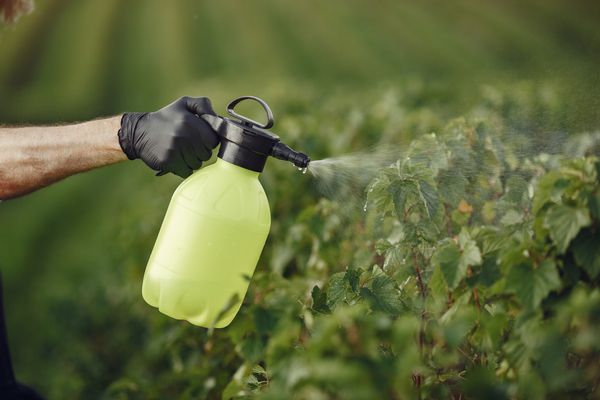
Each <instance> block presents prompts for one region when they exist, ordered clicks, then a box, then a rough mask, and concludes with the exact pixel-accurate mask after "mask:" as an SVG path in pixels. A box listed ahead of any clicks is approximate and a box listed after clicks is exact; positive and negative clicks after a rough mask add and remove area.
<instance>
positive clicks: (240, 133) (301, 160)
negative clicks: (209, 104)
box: [202, 96, 310, 172]
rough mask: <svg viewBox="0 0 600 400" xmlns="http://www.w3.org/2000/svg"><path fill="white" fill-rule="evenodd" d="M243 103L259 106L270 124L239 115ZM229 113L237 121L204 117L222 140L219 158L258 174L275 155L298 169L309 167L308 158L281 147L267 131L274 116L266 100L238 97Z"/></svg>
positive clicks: (275, 137) (230, 104)
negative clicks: (249, 101) (238, 109)
mask: <svg viewBox="0 0 600 400" xmlns="http://www.w3.org/2000/svg"><path fill="white" fill-rule="evenodd" d="M243 100H254V101H256V102H258V103H259V104H260V105H261V106H262V107H263V109H264V110H265V112H266V114H267V122H266V123H265V124H261V123H260V122H256V121H253V120H251V119H249V118H247V117H244V116H243V115H239V114H237V113H236V112H235V111H234V108H235V106H236V105H237V104H238V103H240V102H241V101H243ZM227 113H228V114H229V115H231V116H232V117H233V118H236V119H237V120H234V119H232V118H225V117H216V116H213V115H203V116H202V118H203V119H204V120H205V121H207V122H208V123H209V124H210V125H211V126H212V127H213V128H214V129H215V130H216V131H217V133H218V134H219V136H220V137H221V147H220V149H219V154H218V156H219V158H221V159H223V160H225V161H227V162H229V163H232V164H234V165H237V166H240V167H242V168H246V169H249V170H251V171H255V172H262V170H263V169H264V167H265V164H266V162H267V158H268V157H269V156H271V155H272V156H274V157H276V158H278V159H281V160H287V161H291V162H292V163H293V164H294V165H296V166H298V167H302V168H304V167H306V166H308V163H309V162H310V158H308V156H306V155H305V154H303V153H300V152H296V151H294V150H292V149H291V148H289V147H288V146H286V145H284V144H283V143H280V139H279V136H277V135H275V134H273V133H271V132H269V131H268V130H267V129H269V128H271V127H272V126H273V124H274V120H273V113H272V112H271V109H270V108H269V105H268V104H267V103H265V102H264V101H263V100H262V99H260V98H258V97H255V96H242V97H238V98H237V99H235V100H233V101H232V102H231V103H229V104H228V105H227Z"/></svg>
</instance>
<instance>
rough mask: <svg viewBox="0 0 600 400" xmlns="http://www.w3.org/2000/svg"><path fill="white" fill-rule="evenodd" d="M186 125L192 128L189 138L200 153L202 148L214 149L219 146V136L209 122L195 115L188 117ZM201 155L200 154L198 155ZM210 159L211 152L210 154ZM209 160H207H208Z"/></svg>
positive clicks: (186, 117)
mask: <svg viewBox="0 0 600 400" xmlns="http://www.w3.org/2000/svg"><path fill="white" fill-rule="evenodd" d="M185 123H186V125H188V126H189V127H190V128H191V131H192V132H191V133H192V134H191V135H189V136H188V138H189V139H190V140H191V141H192V144H193V145H194V148H195V149H196V150H197V151H199V150H201V149H200V147H204V148H207V149H209V150H210V149H214V148H215V147H217V145H218V144H219V135H217V134H216V132H215V131H214V130H213V129H212V128H211V126H210V125H209V124H208V122H206V121H204V120H203V119H202V118H200V117H197V116H195V115H186V116H185ZM198 155H200V153H198ZM208 158H210V151H209V152H208ZM208 158H205V160H207V159H208Z"/></svg>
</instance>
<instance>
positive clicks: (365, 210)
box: [363, 201, 369, 212]
mask: <svg viewBox="0 0 600 400" xmlns="http://www.w3.org/2000/svg"><path fill="white" fill-rule="evenodd" d="M368 204H369V202H368V201H365V205H364V207H363V211H364V212H367V205H368Z"/></svg>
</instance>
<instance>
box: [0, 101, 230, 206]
mask: <svg viewBox="0 0 600 400" xmlns="http://www.w3.org/2000/svg"><path fill="white" fill-rule="evenodd" d="M204 114H212V115H214V111H213V109H212V106H211V104H210V101H209V100H208V99H207V98H205V97H182V98H180V99H178V100H176V101H174V102H173V103H171V104H169V105H168V106H166V107H164V108H162V109H160V110H158V111H155V112H150V113H126V114H124V115H123V116H122V117H121V116H118V117H111V118H106V119H101V120H95V121H89V122H84V123H79V124H73V125H62V126H46V127H20V128H6V127H5V128H2V127H0V200H1V199H8V198H13V197H17V196H20V195H24V194H26V193H29V192H32V191H34V190H36V189H39V188H42V187H44V186H47V185H49V184H51V183H53V182H56V181H58V180H60V179H63V178H65V177H67V176H70V175H73V174H76V173H78V172H83V171H88V170H90V169H93V168H97V167H101V166H104V165H109V164H113V163H116V162H119V161H123V160H126V159H127V158H129V159H132V160H133V159H137V158H139V159H141V160H142V161H144V163H146V165H148V166H149V167H150V168H152V169H154V170H156V171H159V172H161V173H166V172H172V173H174V174H177V175H179V176H182V177H187V176H189V175H190V174H191V173H192V172H193V170H196V169H198V168H200V166H201V165H202V162H203V161H206V160H207V159H208V158H210V155H211V153H212V149H213V148H215V147H216V146H217V144H218V143H219V140H218V136H217V134H216V132H214V130H213V129H212V128H211V127H210V125H209V124H208V123H206V122H205V121H204V120H202V119H201V118H200V116H202V115H204Z"/></svg>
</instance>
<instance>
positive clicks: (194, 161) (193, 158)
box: [181, 140, 206, 171]
mask: <svg viewBox="0 0 600 400" xmlns="http://www.w3.org/2000/svg"><path fill="white" fill-rule="evenodd" d="M186 142H187V140H186V141H184V142H183V143H182V145H181V156H182V157H183V161H185V163H186V165H187V166H188V167H190V169H192V170H194V171H195V170H197V169H199V168H200V167H201V166H202V161H203V160H202V159H200V158H199V157H198V156H197V155H196V150H195V148H194V146H192V144H191V143H186ZM205 151H206V149H205Z"/></svg>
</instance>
